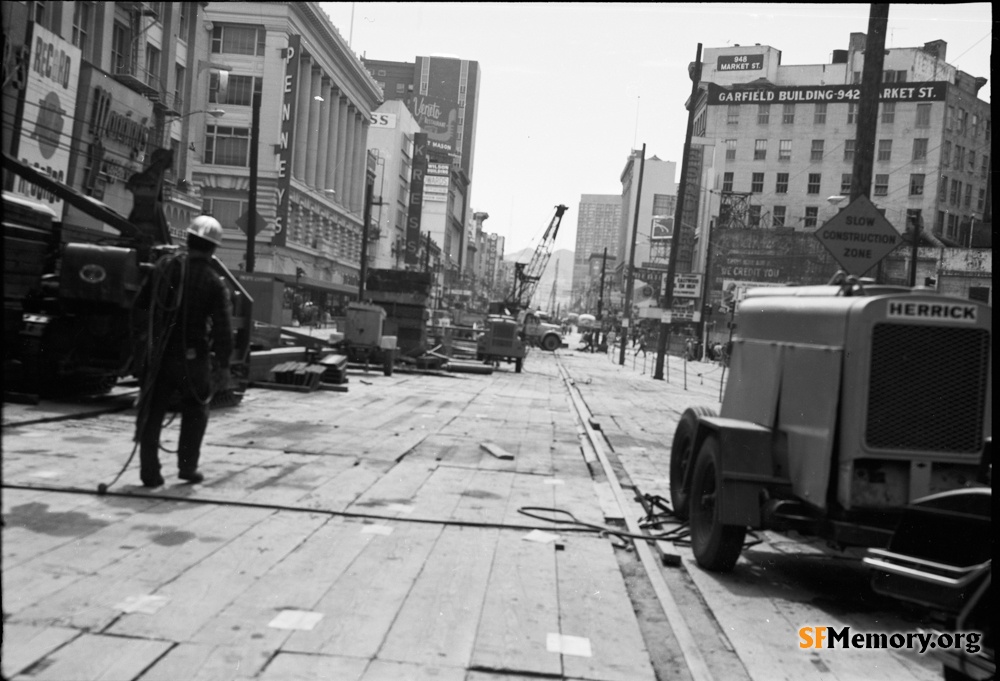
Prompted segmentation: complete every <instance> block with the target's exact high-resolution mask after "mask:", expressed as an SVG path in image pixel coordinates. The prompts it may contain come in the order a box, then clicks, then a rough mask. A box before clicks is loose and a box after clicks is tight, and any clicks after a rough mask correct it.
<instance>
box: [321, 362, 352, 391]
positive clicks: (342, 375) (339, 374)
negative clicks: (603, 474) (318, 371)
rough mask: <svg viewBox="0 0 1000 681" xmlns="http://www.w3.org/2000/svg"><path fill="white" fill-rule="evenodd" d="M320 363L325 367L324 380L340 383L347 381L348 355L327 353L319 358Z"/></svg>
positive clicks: (325, 381)
mask: <svg viewBox="0 0 1000 681" xmlns="http://www.w3.org/2000/svg"><path fill="white" fill-rule="evenodd" d="M319 365H320V366H321V367H323V374H322V376H323V382H324V383H333V384H336V385H340V384H341V383H347V356H346V355H327V356H326V357H323V358H322V359H320V360H319Z"/></svg>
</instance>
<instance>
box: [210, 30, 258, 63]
mask: <svg viewBox="0 0 1000 681" xmlns="http://www.w3.org/2000/svg"><path fill="white" fill-rule="evenodd" d="M266 35H267V31H266V30H265V29H264V27H263V26H253V25H249V24H216V25H215V27H214V28H213V29H212V54H248V55H250V56H254V57H261V56H263V55H264V38H265V36H266Z"/></svg>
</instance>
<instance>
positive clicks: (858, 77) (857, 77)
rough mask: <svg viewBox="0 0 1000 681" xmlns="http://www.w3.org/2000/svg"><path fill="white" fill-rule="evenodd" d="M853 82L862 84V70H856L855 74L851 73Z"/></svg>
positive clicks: (853, 83)
mask: <svg viewBox="0 0 1000 681" xmlns="http://www.w3.org/2000/svg"><path fill="white" fill-rule="evenodd" d="M851 84H852V85H861V72H860V71H855V72H854V73H853V74H851Z"/></svg>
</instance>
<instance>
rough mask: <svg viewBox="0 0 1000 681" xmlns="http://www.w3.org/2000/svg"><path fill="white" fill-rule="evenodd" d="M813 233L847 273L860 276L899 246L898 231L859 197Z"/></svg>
mask: <svg viewBox="0 0 1000 681" xmlns="http://www.w3.org/2000/svg"><path fill="white" fill-rule="evenodd" d="M814 234H815V235H816V238H817V239H819V242H820V243H821V244H823V246H824V247H825V248H826V250H828V251H830V254H831V255H832V256H833V258H834V260H836V261H837V262H838V263H840V266H841V267H843V268H844V270H845V271H846V272H847V273H848V274H853V275H855V276H858V277H860V276H861V275H863V274H864V273H865V272H867V271H868V270H870V269H871V268H872V267H874V266H875V265H876V264H877V263H878V262H879V261H880V260H882V258H884V257H885V256H887V255H889V254H890V253H891V252H892V251H893V250H895V248H896V246H898V245H899V241H900V238H899V232H897V231H896V228H895V227H893V226H892V224H890V223H889V221H888V220H886V219H885V216H883V215H882V214H881V213H879V212H878V209H877V208H876V207H875V205H874V204H873V203H872V202H871V200H870V199H868V198H867V197H865V196H859V197H858V198H856V199H855V200H854V201H852V202H851V203H850V204H848V205H847V207H846V208H844V209H843V210H842V211H840V212H839V213H837V214H836V215H834V216H833V217H832V218H830V219H829V220H827V221H826V223H824V224H823V226H822V227H820V228H819V229H817V230H816V231H815V232H814Z"/></svg>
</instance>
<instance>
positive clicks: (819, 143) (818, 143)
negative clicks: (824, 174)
mask: <svg viewBox="0 0 1000 681" xmlns="http://www.w3.org/2000/svg"><path fill="white" fill-rule="evenodd" d="M809 160H810V161H822V160H823V140H813V141H812V150H811V151H810V152H809Z"/></svg>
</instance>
